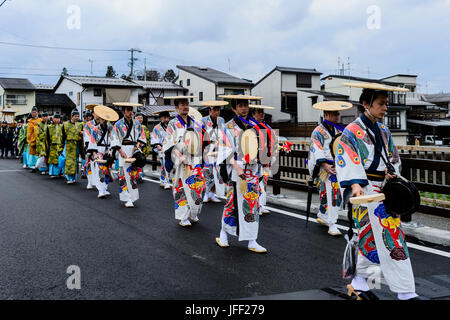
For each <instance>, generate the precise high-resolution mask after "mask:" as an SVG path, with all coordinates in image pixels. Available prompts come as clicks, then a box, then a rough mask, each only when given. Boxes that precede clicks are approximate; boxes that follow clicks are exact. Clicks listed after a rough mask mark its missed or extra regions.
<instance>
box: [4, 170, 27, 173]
mask: <svg viewBox="0 0 450 320" xmlns="http://www.w3.org/2000/svg"><path fill="white" fill-rule="evenodd" d="M19 171H23V170H0V173H5V172H19Z"/></svg>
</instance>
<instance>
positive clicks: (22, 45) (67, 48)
mask: <svg viewBox="0 0 450 320" xmlns="http://www.w3.org/2000/svg"><path fill="white" fill-rule="evenodd" d="M0 44H3V45H7V46H16V47H30V48H41V49H54V50H74V51H105V52H126V51H129V50H122V49H92V48H70V47H54V46H43V45H34V44H25V43H14V42H6V41H0Z"/></svg>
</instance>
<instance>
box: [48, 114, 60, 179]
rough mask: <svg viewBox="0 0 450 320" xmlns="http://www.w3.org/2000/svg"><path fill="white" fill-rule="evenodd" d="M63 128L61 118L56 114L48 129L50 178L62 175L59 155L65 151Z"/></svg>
mask: <svg viewBox="0 0 450 320" xmlns="http://www.w3.org/2000/svg"><path fill="white" fill-rule="evenodd" d="M62 128H63V125H62V124H61V116H60V115H59V114H55V115H54V116H53V123H52V124H50V125H49V126H48V127H47V132H46V139H47V145H48V149H47V158H48V165H49V172H48V174H49V175H50V178H57V177H59V176H60V175H61V173H62V172H61V168H60V167H59V155H60V154H61V152H62V151H63V144H62Z"/></svg>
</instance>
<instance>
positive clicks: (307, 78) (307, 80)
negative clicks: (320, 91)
mask: <svg viewBox="0 0 450 320" xmlns="http://www.w3.org/2000/svg"><path fill="white" fill-rule="evenodd" d="M296 83H297V88H312V76H311V75H310V74H309V73H297V74H296Z"/></svg>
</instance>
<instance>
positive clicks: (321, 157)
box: [308, 123, 342, 224]
mask: <svg viewBox="0 0 450 320" xmlns="http://www.w3.org/2000/svg"><path fill="white" fill-rule="evenodd" d="M330 131H332V132H330ZM338 133H339V132H338V130H337V129H336V128H334V127H331V126H329V125H325V124H324V123H321V124H320V125H319V126H318V127H317V128H315V129H314V131H313V133H312V135H311V145H310V148H309V158H308V170H309V174H310V176H312V175H313V171H314V168H315V166H316V165H319V166H320V171H319V173H318V175H317V177H315V181H314V183H315V184H316V186H317V189H318V191H319V202H320V206H319V213H318V214H317V217H318V218H321V219H322V220H324V221H325V222H326V223H327V224H334V223H336V222H337V220H338V218H339V209H340V207H341V205H342V196H341V191H340V188H339V182H338V180H337V177H336V175H335V174H333V175H329V174H328V173H327V172H326V171H325V170H324V169H323V168H322V164H323V163H328V164H330V165H334V159H333V155H332V154H331V148H332V147H333V146H332V145H331V142H332V141H333V136H334V135H337V134H338Z"/></svg>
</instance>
